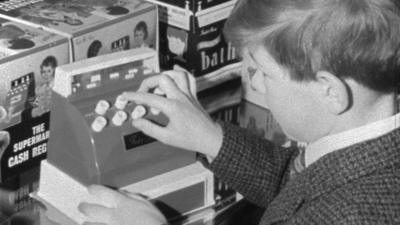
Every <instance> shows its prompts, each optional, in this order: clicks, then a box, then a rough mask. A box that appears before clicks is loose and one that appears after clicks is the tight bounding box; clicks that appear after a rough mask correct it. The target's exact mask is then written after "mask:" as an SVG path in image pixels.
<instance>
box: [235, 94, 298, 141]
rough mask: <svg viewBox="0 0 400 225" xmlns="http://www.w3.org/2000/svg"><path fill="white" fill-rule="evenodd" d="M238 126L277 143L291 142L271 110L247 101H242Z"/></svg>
mask: <svg viewBox="0 0 400 225" xmlns="http://www.w3.org/2000/svg"><path fill="white" fill-rule="evenodd" d="M240 126H241V127H244V128H247V129H249V130H250V132H253V134H254V135H258V136H260V137H264V138H266V139H268V140H271V141H273V142H274V143H275V144H277V145H281V146H288V145H289V146H290V145H292V144H294V143H292V142H291V141H290V140H288V138H287V137H286V135H285V134H284V133H283V131H282V129H281V127H280V126H279V124H278V123H277V122H276V120H275V119H274V117H273V116H272V113H271V111H269V110H268V109H266V108H264V107H261V106H259V105H257V104H254V103H252V102H249V101H246V100H244V101H242V105H241V121H240Z"/></svg>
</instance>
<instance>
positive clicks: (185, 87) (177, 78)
mask: <svg viewBox="0 0 400 225" xmlns="http://www.w3.org/2000/svg"><path fill="white" fill-rule="evenodd" d="M163 74H166V75H167V76H169V77H170V78H171V79H172V80H174V82H175V83H176V85H177V86H178V87H179V89H181V90H182V91H183V92H185V93H190V89H189V88H190V86H189V80H188V76H187V74H186V73H185V72H184V71H180V70H175V71H174V70H170V71H165V72H163Z"/></svg>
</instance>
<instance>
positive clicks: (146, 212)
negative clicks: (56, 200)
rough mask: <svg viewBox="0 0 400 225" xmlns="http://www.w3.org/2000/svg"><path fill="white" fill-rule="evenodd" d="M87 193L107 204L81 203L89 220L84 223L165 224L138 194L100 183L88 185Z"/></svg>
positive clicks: (150, 204) (155, 209)
mask: <svg viewBox="0 0 400 225" xmlns="http://www.w3.org/2000/svg"><path fill="white" fill-rule="evenodd" d="M89 193H90V194H91V195H93V196H94V197H96V198H100V199H101V202H106V203H107V206H104V205H98V204H91V203H85V202H84V203H81V204H80V205H79V211H81V212H82V213H83V214H84V215H85V216H86V217H87V218H88V219H89V220H90V221H94V222H85V223H84V224H85V225H95V224H101V225H105V224H107V225H126V224H130V225H135V224H138V225H166V224H168V222H167V220H166V219H165V217H164V215H162V214H161V212H160V211H159V210H158V209H157V208H156V207H155V206H154V205H153V204H152V203H151V202H149V201H147V200H146V199H144V198H143V197H140V196H138V195H129V196H128V195H127V194H124V193H121V192H118V191H115V190H112V189H109V188H107V187H104V186H100V185H92V186H90V187H89Z"/></svg>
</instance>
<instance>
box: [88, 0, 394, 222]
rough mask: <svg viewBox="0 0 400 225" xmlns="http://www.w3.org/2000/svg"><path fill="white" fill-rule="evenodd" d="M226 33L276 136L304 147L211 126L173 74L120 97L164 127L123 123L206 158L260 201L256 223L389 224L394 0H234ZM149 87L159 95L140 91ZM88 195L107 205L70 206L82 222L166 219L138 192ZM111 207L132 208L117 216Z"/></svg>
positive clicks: (180, 75) (221, 175) (391, 209)
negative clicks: (157, 117) (156, 114)
mask: <svg viewBox="0 0 400 225" xmlns="http://www.w3.org/2000/svg"><path fill="white" fill-rule="evenodd" d="M225 35H226V37H228V38H231V40H232V41H233V42H235V43H236V45H237V46H238V48H239V49H240V50H241V52H242V55H243V58H244V60H249V61H250V62H251V64H253V66H254V67H255V69H256V72H255V73H254V74H253V75H252V77H251V82H252V85H253V87H254V88H255V90H257V91H259V92H261V93H263V94H264V96H265V101H266V103H267V104H268V106H269V109H270V110H271V112H272V113H273V115H274V117H275V119H276V120H277V121H278V122H279V123H280V125H281V127H282V129H283V130H284V132H285V133H286V134H287V135H288V136H289V137H290V138H292V139H294V140H298V141H303V142H307V143H309V145H308V146H307V147H306V149H305V152H304V153H302V154H300V152H299V151H297V150H296V149H291V148H290V149H285V148H281V147H278V146H274V145H273V144H272V143H271V142H268V141H266V140H263V139H260V138H258V137H255V136H252V135H251V134H249V133H248V132H246V131H245V130H244V129H240V128H237V127H234V126H232V125H229V124H224V123H214V122H213V121H212V120H211V119H210V118H209V117H208V116H207V115H206V113H204V111H203V110H202V109H201V107H200V106H199V104H198V102H197V100H196V98H195V90H194V89H192V88H193V83H194V82H193V81H192V82H188V81H185V79H189V78H190V77H188V76H186V77H185V72H182V71H181V72H179V71H175V72H167V73H166V75H160V76H159V77H155V78H150V79H148V80H146V81H145V82H144V83H143V84H142V86H141V88H140V89H139V90H140V92H138V93H125V94H124V96H125V97H126V98H127V99H129V100H131V101H135V102H136V103H138V104H147V105H149V106H150V107H154V108H157V109H159V110H161V111H162V112H163V113H165V114H166V115H167V116H168V117H169V119H170V122H169V124H168V125H167V126H166V127H159V126H157V125H155V124H152V123H151V122H149V121H147V120H145V119H138V120H136V121H134V122H133V125H134V126H136V127H138V128H139V129H141V130H143V132H145V133H146V134H149V135H150V136H153V137H155V138H157V139H159V140H160V141H163V142H165V143H168V144H172V145H175V146H179V147H182V148H186V149H189V150H193V151H198V152H201V153H204V154H206V155H207V156H208V158H209V161H210V165H209V168H210V169H211V170H212V171H213V172H214V173H215V175H216V176H217V177H219V178H220V179H221V180H223V181H225V182H226V183H227V184H228V185H230V187H233V188H235V189H236V190H238V191H239V192H240V193H241V194H243V195H244V196H245V197H246V198H247V199H249V200H251V201H254V202H255V203H257V204H259V205H261V206H263V207H265V208H266V210H265V213H264V216H263V217H262V219H261V221H260V224H262V225H265V224H318V225H321V224H399V223H400V128H399V127H400V114H396V109H395V108H396V107H395V94H396V90H397V87H398V85H399V73H400V39H399V38H398V37H399V35H400V3H399V1H397V0H375V1H363V0H351V1H349V0H335V1H332V0H306V1H295V0H279V1H268V0H241V1H238V4H237V6H236V8H235V9H234V11H233V12H232V15H231V16H230V18H229V19H228V21H227V23H226V28H225ZM190 79H192V80H193V78H190ZM190 84H191V85H190ZM154 87H159V88H161V89H162V90H163V91H164V92H165V94H166V98H163V97H159V96H155V95H152V94H149V93H145V92H148V91H149V90H151V89H152V88H154ZM189 121H190V122H189ZM294 162H296V163H294ZM294 164H295V165H301V166H293V165H294ZM302 167H303V168H302ZM296 169H297V170H300V169H303V170H302V171H296ZM90 191H91V192H92V193H93V194H94V195H97V196H100V197H104V196H107V199H108V200H109V201H112V202H113V203H115V204H114V205H115V206H116V207H115V209H109V208H104V207H102V206H93V205H88V204H86V203H84V204H82V205H81V207H80V209H81V211H82V212H83V213H85V214H86V215H88V216H89V217H90V218H95V219H98V220H99V221H100V222H105V223H107V221H106V220H102V218H100V217H99V216H98V215H102V216H103V218H104V217H107V218H108V219H109V221H108V222H114V220H113V218H116V217H115V216H119V218H122V217H124V216H126V217H125V220H126V221H131V223H134V221H136V220H134V219H133V218H135V217H136V218H142V219H151V220H149V221H148V222H149V223H148V224H162V223H165V221H164V220H162V218H160V217H152V216H151V215H152V213H154V210H153V209H151V208H150V207H146V205H145V204H144V202H145V201H144V200H134V199H129V198H124V197H122V195H121V194H119V193H117V192H114V191H111V190H109V189H105V188H103V187H99V186H93V187H91V188H90ZM121 204H124V206H128V205H129V206H130V207H132V208H133V206H134V207H136V208H140V210H139V211H131V214H128V212H127V211H126V210H125V209H124V208H123V207H119V206H120V205H121ZM100 213H101V214H100ZM113 213H114V214H113ZM128 215H129V216H128ZM157 215H158V214H157ZM130 216H132V217H130ZM129 218H131V219H129ZM112 224H117V223H112ZM138 224H139V223H138Z"/></svg>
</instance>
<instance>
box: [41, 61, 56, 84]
mask: <svg viewBox="0 0 400 225" xmlns="http://www.w3.org/2000/svg"><path fill="white" fill-rule="evenodd" d="M56 67H57V59H56V58H55V57H54V56H47V57H46V58H45V59H44V60H43V62H42V64H41V65H40V71H41V75H42V78H43V80H44V81H51V80H53V78H54V72H55V69H56Z"/></svg>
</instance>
